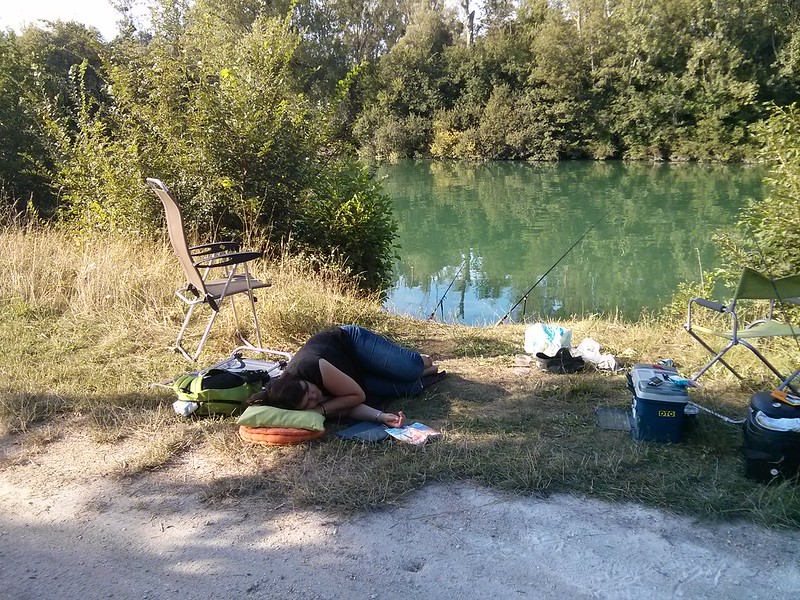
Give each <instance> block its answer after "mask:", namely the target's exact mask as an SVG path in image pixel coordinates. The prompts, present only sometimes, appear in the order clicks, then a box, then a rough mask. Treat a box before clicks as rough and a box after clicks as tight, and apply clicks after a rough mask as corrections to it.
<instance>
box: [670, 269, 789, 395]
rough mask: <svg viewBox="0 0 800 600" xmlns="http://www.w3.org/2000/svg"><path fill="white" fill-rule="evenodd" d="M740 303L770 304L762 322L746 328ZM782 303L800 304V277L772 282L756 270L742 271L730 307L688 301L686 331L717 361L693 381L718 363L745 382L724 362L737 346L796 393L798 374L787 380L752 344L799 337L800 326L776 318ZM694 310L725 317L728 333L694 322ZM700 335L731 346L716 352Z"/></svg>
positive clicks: (694, 377) (701, 371)
mask: <svg viewBox="0 0 800 600" xmlns="http://www.w3.org/2000/svg"><path fill="white" fill-rule="evenodd" d="M740 300H762V301H768V303H766V315H765V316H764V317H763V318H760V319H756V320H754V321H751V322H750V323H747V324H743V323H742V321H741V318H740V316H739V314H737V309H739V312H740V313H741V308H742V307H741V306H740V305H739V301H740ZM780 303H784V304H795V305H797V304H800V275H791V276H789V277H781V278H778V279H770V278H769V277H765V276H764V275H762V274H761V273H759V272H757V271H754V270H753V269H750V268H745V269H744V270H743V271H742V275H741V277H740V279H739V285H738V286H737V287H736V292H735V294H734V297H733V300H732V301H731V303H730V304H728V305H727V306H726V305H724V304H721V303H719V302H714V301H712V300H706V299H704V298H692V299H691V300H689V310H688V316H687V320H686V324H685V325H684V327H685V328H686V331H688V332H689V335H691V336H692V337H693V338H694V339H696V340H697V341H698V342H700V344H701V345H702V346H703V347H704V348H705V349H706V350H708V351H709V352H710V353H711V354H713V355H714V358H712V359H711V361H709V362H708V363H707V364H706V365H705V366H704V367H703V368H702V369H700V371H698V372H697V373H696V374H695V375H694V376H693V377H692V380H693V381H697V380H698V379H699V378H700V377H701V376H702V375H703V373H705V372H706V371H708V369H710V368H711V367H712V366H713V365H714V364H715V363H717V362H719V363H721V364H722V365H723V366H725V367H726V368H727V369H728V370H729V371H730V372H731V373H733V374H734V375H735V376H736V377H738V378H739V379H742V377H741V375H739V373H737V372H736V370H735V369H734V368H733V367H731V365H730V364H729V363H728V362H726V361H725V359H724V358H723V356H725V354H726V353H727V352H728V351H729V350H731V349H732V348H734V347H736V346H744V347H745V348H748V349H749V350H750V351H752V352H753V354H755V355H756V356H757V357H758V358H759V360H761V362H762V363H764V364H765V365H766V366H767V367H768V368H769V369H770V371H772V372H773V373H774V374H775V376H776V377H778V379H779V380H780V381H781V384H782V386H788V387H789V388H791V389H792V390H794V391H795V393H796V390H795V388H794V387H793V386H792V384H791V380H792V379H793V378H794V377H795V376H796V374H797V372H796V371H795V373H793V374H792V375H790V376H789V377H785V376H784V375H782V374H781V372H780V371H778V369H777V368H776V367H775V366H774V365H773V364H772V363H771V362H770V361H769V360H767V358H766V357H765V356H764V355H763V354H762V353H761V352H760V351H759V350H758V349H757V348H756V347H755V346H754V345H753V343H752V342H753V341H755V340H757V339H759V338H774V337H792V338H798V337H800V323H797V324H792V323H785V322H781V321H778V320H776V319H775V318H774V312H775V307H776V304H780ZM695 306H700V307H703V308H707V309H709V310H712V311H715V312H717V313H720V314H721V315H724V316H725V317H726V321H727V322H728V323H729V324H730V326H729V328H728V329H725V330H715V329H711V328H708V327H703V326H700V325H698V324H697V323H695V322H693V320H692V319H693V316H694V310H695V309H694V307H695ZM701 335H704V336H706V337H709V336H714V337H718V338H723V339H727V340H728V343H727V344H726V345H725V346H724V347H723V348H722V349H721V350H720V351H716V350H714V349H713V348H712V347H711V346H710V345H709V343H708V342H707V341H706V340H704V339H703V338H702V337H701Z"/></svg>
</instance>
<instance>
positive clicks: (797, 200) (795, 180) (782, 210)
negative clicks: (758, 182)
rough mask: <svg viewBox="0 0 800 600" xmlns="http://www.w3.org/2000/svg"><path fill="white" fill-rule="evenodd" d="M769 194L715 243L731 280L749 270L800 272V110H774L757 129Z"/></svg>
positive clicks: (775, 272)
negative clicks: (767, 169)
mask: <svg viewBox="0 0 800 600" xmlns="http://www.w3.org/2000/svg"><path fill="white" fill-rule="evenodd" d="M756 132H757V136H758V138H759V140H760V141H761V144H762V150H761V158H762V159H763V160H764V161H766V163H767V164H768V165H769V166H770V175H769V177H768V178H767V180H766V181H767V184H768V186H769V190H770V193H769V195H768V196H767V197H766V198H764V199H763V200H762V201H760V202H755V201H753V202H751V203H750V204H749V205H748V206H747V207H746V208H745V210H744V212H743V214H742V216H741V218H740V219H739V222H738V223H737V225H736V229H735V231H733V232H729V233H725V234H722V235H720V236H719V237H718V241H719V242H720V244H721V247H722V255H723V258H724V260H725V263H726V265H727V271H728V274H729V277H735V276H736V275H738V272H739V271H740V270H741V268H742V267H745V266H748V267H751V268H753V269H755V270H757V271H760V272H762V273H766V274H769V275H770V276H772V277H778V276H782V275H792V274H795V273H798V272H800V230H798V228H797V223H800V106H798V105H797V104H792V105H791V106H788V107H777V106H773V107H772V109H771V114H770V117H769V118H768V119H767V120H766V121H765V122H764V123H763V124H762V125H761V126H759V127H758V128H757V130H756Z"/></svg>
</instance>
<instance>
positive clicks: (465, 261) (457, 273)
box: [428, 258, 467, 321]
mask: <svg viewBox="0 0 800 600" xmlns="http://www.w3.org/2000/svg"><path fill="white" fill-rule="evenodd" d="M466 264H467V259H466V258H465V259H464V260H463V261H462V262H461V266H460V267H458V271H456V274H455V275H453V279H451V280H450V285H448V286H447V289H446V290H445V291H444V294H442V297H441V298H439V302H437V303H436V306H434V307H433V312H431V316H429V317H428V321H433V320H434V319H435V318H436V309H438V308H439V307H440V306H441V307H442V310H443V311H444V306H443V305H442V303H443V302H444V297H445V296H447V292H449V291H450V288H451V287H453V284H454V283H455V282H456V279H457V278H458V276H459V275H460V274H461V269H463V268H464V265H466ZM442 320H444V315H442Z"/></svg>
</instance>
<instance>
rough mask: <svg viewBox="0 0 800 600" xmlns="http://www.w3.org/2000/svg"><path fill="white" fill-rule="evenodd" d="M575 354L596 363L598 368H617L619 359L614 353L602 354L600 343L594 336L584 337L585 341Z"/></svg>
mask: <svg viewBox="0 0 800 600" xmlns="http://www.w3.org/2000/svg"><path fill="white" fill-rule="evenodd" d="M575 354H577V355H578V356H581V357H583V359H584V360H586V361H589V362H591V363H594V364H595V365H597V368H598V369H607V370H609V371H616V370H617V359H616V358H614V355H613V354H602V353H601V352H600V344H598V343H597V342H596V341H594V340H593V339H592V338H588V337H587V338H583V341H582V342H581V343H580V344H578V347H577V348H576V349H575Z"/></svg>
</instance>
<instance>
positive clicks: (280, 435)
mask: <svg viewBox="0 0 800 600" xmlns="http://www.w3.org/2000/svg"><path fill="white" fill-rule="evenodd" d="M323 435H325V431H314V430H313V429H297V428H294V427H245V426H244V425H241V426H240V427H239V437H240V438H242V439H243V440H244V441H245V442H250V443H252V444H262V445H264V446H288V445H291V444H300V443H302V442H307V441H309V440H316V439H318V438H321V437H322V436H323Z"/></svg>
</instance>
